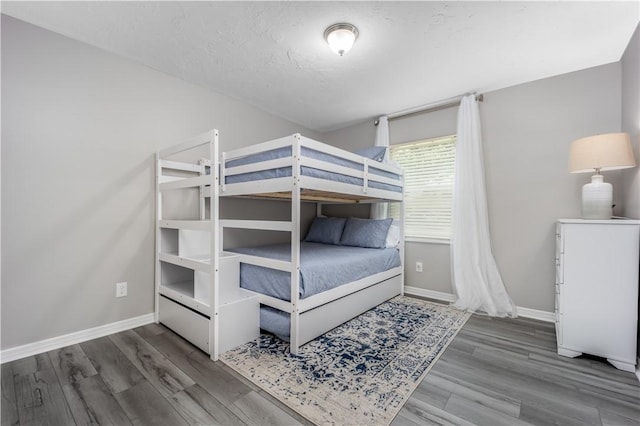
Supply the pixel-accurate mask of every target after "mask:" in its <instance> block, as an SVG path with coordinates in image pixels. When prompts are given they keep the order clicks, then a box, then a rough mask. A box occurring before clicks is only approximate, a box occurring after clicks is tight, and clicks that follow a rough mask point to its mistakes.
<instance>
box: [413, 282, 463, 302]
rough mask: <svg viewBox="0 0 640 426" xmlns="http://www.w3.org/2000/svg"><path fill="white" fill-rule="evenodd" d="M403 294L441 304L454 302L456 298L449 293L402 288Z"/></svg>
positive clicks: (417, 288)
mask: <svg viewBox="0 0 640 426" xmlns="http://www.w3.org/2000/svg"><path fill="white" fill-rule="evenodd" d="M404 292H405V294H410V295H412V296H420V297H428V298H429V299H435V300H441V301H443V302H455V300H456V297H455V296H454V295H453V294H451V293H443V292H441V291H435V290H427V289H424V288H419V287H411V286H408V285H405V286H404Z"/></svg>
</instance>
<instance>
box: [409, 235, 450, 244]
mask: <svg viewBox="0 0 640 426" xmlns="http://www.w3.org/2000/svg"><path fill="white" fill-rule="evenodd" d="M404 241H405V242H407V243H421V244H442V245H450V244H451V239H450V238H425V237H404Z"/></svg>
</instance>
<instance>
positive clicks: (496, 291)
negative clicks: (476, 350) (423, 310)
mask: <svg viewBox="0 0 640 426" xmlns="http://www.w3.org/2000/svg"><path fill="white" fill-rule="evenodd" d="M486 198H487V196H486V191H485V184H484V165H483V156H482V139H481V127H480V113H479V111H478V104H477V101H476V99H475V95H466V96H465V97H463V98H462V101H461V103H460V109H459V111H458V130H457V141H456V170H455V187H454V193H453V218H452V230H451V268H452V279H453V283H454V288H455V291H456V294H457V296H458V299H457V301H456V302H455V304H454V306H455V307H457V308H460V309H467V310H470V311H481V312H486V313H487V314H489V315H491V316H497V317H515V316H516V308H515V305H514V304H513V301H512V300H511V298H510V297H509V295H508V294H507V291H506V289H505V287H504V284H503V282H502V278H501V276H500V272H499V271H498V267H497V265H496V262H495V259H494V257H493V254H492V252H491V237H490V235H489V219H488V213H487V199H486Z"/></svg>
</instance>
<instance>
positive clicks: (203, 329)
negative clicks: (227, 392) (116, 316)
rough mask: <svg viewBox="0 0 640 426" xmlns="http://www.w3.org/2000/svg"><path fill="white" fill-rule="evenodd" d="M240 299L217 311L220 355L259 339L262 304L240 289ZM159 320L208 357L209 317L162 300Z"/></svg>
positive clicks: (163, 298)
mask: <svg viewBox="0 0 640 426" xmlns="http://www.w3.org/2000/svg"><path fill="white" fill-rule="evenodd" d="M236 295H237V297H236V298H235V299H234V300H233V301H231V302H228V303H224V304H221V305H219V308H218V311H219V313H218V317H219V324H218V331H219V335H218V353H223V352H226V351H228V350H230V349H233V348H235V347H236V346H239V345H242V344H244V343H246V342H249V341H251V340H254V339H257V338H258V336H260V302H259V298H258V296H257V295H255V294H254V293H252V292H249V291H246V290H242V289H237V293H236ZM158 320H159V321H160V322H161V323H163V324H164V325H166V326H167V327H169V328H170V329H171V330H173V331H174V332H176V333H177V334H179V335H180V336H182V337H183V338H185V339H186V340H188V341H189V342H191V343H192V344H193V345H195V346H196V347H198V348H199V349H201V350H203V351H204V352H206V353H211V352H210V349H209V336H210V332H209V327H210V325H211V324H210V323H211V321H210V319H209V317H207V316H205V315H202V314H200V313H197V312H195V311H193V310H191V309H189V308H187V307H185V306H183V305H181V304H179V303H176V302H175V301H173V300H171V299H169V298H167V297H166V296H160V310H159V317H158Z"/></svg>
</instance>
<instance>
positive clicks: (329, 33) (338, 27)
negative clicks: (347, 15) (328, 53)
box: [324, 23, 358, 56]
mask: <svg viewBox="0 0 640 426" xmlns="http://www.w3.org/2000/svg"><path fill="white" fill-rule="evenodd" d="M356 38H358V29H357V28H356V27H355V26H354V25H351V24H345V23H340V24H333V25H331V26H330V27H329V28H327V29H326V30H324V39H325V40H327V43H329V47H330V48H331V50H333V51H334V52H336V53H337V54H338V55H340V56H342V55H344V54H345V53H347V52H348V51H349V50H351V48H352V47H353V43H354V42H355V41H356Z"/></svg>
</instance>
